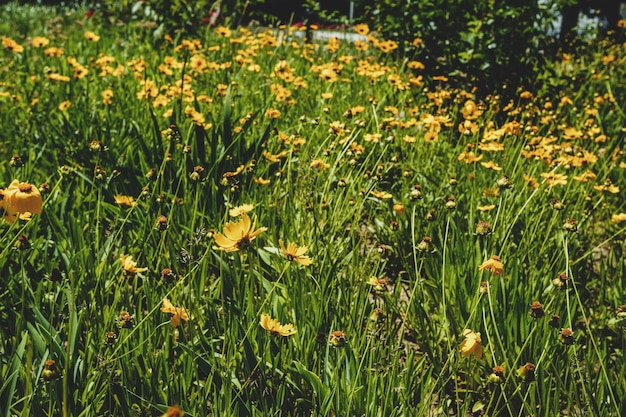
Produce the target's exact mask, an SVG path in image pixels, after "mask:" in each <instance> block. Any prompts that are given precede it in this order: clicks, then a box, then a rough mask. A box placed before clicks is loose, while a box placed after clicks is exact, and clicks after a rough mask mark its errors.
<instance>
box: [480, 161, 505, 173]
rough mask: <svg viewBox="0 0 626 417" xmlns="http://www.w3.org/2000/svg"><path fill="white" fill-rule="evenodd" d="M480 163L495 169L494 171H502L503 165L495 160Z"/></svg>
mask: <svg viewBox="0 0 626 417" xmlns="http://www.w3.org/2000/svg"><path fill="white" fill-rule="evenodd" d="M480 164H481V165H482V166H484V167H485V168H487V169H493V170H494V171H502V167H501V166H500V165H498V164H497V163H496V162H493V161H489V162H481V163H480Z"/></svg>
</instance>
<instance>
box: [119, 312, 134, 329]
mask: <svg viewBox="0 0 626 417" xmlns="http://www.w3.org/2000/svg"><path fill="white" fill-rule="evenodd" d="M118 321H119V323H120V327H121V328H123V329H132V327H133V316H131V315H130V314H129V313H128V311H122V312H120V316H119V318H118Z"/></svg>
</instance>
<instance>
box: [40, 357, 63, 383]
mask: <svg viewBox="0 0 626 417" xmlns="http://www.w3.org/2000/svg"><path fill="white" fill-rule="evenodd" d="M59 374H60V372H59V368H58V367H57V365H56V362H55V361H54V359H48V360H47V361H45V362H44V368H43V371H41V377H42V378H43V379H45V380H46V381H51V380H53V379H56V378H57V377H58V376H59Z"/></svg>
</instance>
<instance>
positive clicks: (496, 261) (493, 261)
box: [478, 255, 504, 276]
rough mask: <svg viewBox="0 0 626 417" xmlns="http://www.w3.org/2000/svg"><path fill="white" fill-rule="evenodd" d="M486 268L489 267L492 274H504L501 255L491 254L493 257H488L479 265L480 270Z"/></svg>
mask: <svg viewBox="0 0 626 417" xmlns="http://www.w3.org/2000/svg"><path fill="white" fill-rule="evenodd" d="M485 269H488V270H489V271H490V272H491V275H492V276H496V275H503V274H504V266H503V265H502V261H500V257H499V256H497V255H491V258H489V259H487V260H486V261H485V262H483V263H482V265H480V266H479V267H478V270H479V271H483V270H485Z"/></svg>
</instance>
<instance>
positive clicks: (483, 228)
mask: <svg viewBox="0 0 626 417" xmlns="http://www.w3.org/2000/svg"><path fill="white" fill-rule="evenodd" d="M491 228H492V226H491V224H490V223H489V222H487V221H485V220H480V221H479V222H478V223H476V234H477V235H478V236H485V235H488V234H489V233H491Z"/></svg>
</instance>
